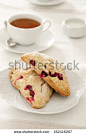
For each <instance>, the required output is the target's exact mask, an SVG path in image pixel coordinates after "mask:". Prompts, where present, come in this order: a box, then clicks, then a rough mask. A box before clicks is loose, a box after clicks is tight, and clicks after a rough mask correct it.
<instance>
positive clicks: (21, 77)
mask: <svg viewBox="0 0 86 135" xmlns="http://www.w3.org/2000/svg"><path fill="white" fill-rule="evenodd" d="M20 79H23V76H20V77H19V78H17V79H16V80H15V82H14V84H15V85H16V82H17V80H20Z"/></svg>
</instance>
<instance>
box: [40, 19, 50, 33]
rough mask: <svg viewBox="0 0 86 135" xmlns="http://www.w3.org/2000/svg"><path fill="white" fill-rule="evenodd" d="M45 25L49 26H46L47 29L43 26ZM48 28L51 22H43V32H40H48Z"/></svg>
mask: <svg viewBox="0 0 86 135" xmlns="http://www.w3.org/2000/svg"><path fill="white" fill-rule="evenodd" d="M46 23H48V24H49V25H48V26H47V27H44V25H45V24H46ZM50 26H51V22H50V21H44V22H43V30H42V31H43V32H44V31H46V30H48V29H49V28H50Z"/></svg>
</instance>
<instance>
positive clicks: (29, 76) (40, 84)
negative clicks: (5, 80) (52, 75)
mask: <svg viewBox="0 0 86 135" xmlns="http://www.w3.org/2000/svg"><path fill="white" fill-rule="evenodd" d="M10 79H11V83H12V84H13V86H14V87H15V88H17V89H18V90H19V91H20V93H21V94H22V95H23V97H24V98H25V99H26V100H27V102H29V103H30V105H31V106H32V107H33V108H41V107H43V106H44V105H45V104H46V103H47V102H48V101H49V98H50V97H51V95H52V93H53V89H52V88H51V87H50V86H49V85H48V84H47V83H46V82H45V81H44V80H43V79H42V78H41V77H40V76H39V75H38V74H37V73H36V72H35V71H33V70H32V69H31V68H27V69H26V70H22V69H21V70H19V68H17V69H12V70H11V71H10Z"/></svg>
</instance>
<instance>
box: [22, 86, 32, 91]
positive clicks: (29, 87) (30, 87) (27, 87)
mask: <svg viewBox="0 0 86 135" xmlns="http://www.w3.org/2000/svg"><path fill="white" fill-rule="evenodd" d="M28 89H29V90H30V91H31V90H32V85H27V86H26V87H25V88H24V90H28Z"/></svg>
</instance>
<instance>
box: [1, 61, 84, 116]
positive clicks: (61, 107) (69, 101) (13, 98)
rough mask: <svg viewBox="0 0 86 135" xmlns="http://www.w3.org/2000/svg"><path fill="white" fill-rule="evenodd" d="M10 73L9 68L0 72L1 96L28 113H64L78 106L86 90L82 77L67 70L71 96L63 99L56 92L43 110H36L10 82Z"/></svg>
mask: <svg viewBox="0 0 86 135" xmlns="http://www.w3.org/2000/svg"><path fill="white" fill-rule="evenodd" d="M18 61H21V60H18ZM18 61H17V62H18ZM9 72H10V70H9V69H8V68H7V69H5V70H3V71H1V72H0V96H1V97H2V99H4V100H5V101H6V102H7V103H8V104H10V105H11V106H14V107H16V108H18V109H20V110H23V111H26V112H31V113H39V114H54V113H61V112H64V111H66V110H68V109H70V108H72V107H73V106H75V105H76V104H78V102H79V99H80V97H81V95H82V94H83V92H84V90H85V89H86V86H85V82H84V81H83V80H82V79H81V77H79V76H78V75H77V74H76V73H74V72H73V71H68V70H67V71H66V73H67V77H68V81H69V85H70V91H71V95H70V96H68V97H62V96H60V95H59V94H57V93H56V92H54V93H53V95H52V96H51V98H50V100H49V102H48V103H46V105H45V106H44V107H43V108H41V109H34V108H32V107H31V105H30V104H29V103H28V102H27V101H26V100H25V99H24V98H23V96H22V95H21V94H20V93H19V91H18V90H17V89H16V88H14V87H13V85H12V84H11V82H10V75H9Z"/></svg>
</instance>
